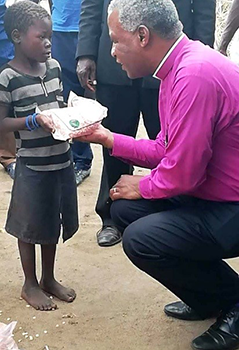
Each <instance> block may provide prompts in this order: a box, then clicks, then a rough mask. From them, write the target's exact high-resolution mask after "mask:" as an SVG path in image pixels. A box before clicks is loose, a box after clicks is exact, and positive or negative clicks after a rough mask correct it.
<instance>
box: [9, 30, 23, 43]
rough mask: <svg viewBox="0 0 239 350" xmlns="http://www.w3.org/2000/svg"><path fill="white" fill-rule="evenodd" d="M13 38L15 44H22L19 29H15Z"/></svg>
mask: <svg viewBox="0 0 239 350" xmlns="http://www.w3.org/2000/svg"><path fill="white" fill-rule="evenodd" d="M11 37H12V41H13V43H14V44H20V42H21V34H20V32H19V30H18V29H13V31H12V34H11Z"/></svg>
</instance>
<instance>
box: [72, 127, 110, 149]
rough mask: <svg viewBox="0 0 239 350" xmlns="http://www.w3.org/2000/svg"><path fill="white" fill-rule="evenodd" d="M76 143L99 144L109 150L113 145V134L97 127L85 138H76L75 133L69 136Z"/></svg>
mask: <svg viewBox="0 0 239 350" xmlns="http://www.w3.org/2000/svg"><path fill="white" fill-rule="evenodd" d="M70 137H71V138H73V139H74V140H76V141H81V142H91V143H99V144H100V145H102V146H104V147H105V148H109V149H111V148H112V147H113V143H114V136H113V133H112V132H111V131H110V130H108V129H106V128H104V127H103V126H102V125H99V127H98V128H97V129H95V130H94V131H93V132H92V133H91V134H89V135H86V136H79V137H78V136H77V131H76V132H74V133H72V134H71V135H70Z"/></svg>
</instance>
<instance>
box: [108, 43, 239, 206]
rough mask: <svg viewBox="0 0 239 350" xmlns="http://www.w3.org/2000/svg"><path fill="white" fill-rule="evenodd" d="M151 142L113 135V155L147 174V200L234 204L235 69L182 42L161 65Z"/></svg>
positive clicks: (237, 139)
mask: <svg viewBox="0 0 239 350" xmlns="http://www.w3.org/2000/svg"><path fill="white" fill-rule="evenodd" d="M155 76H156V77H157V78H158V79H160V80H161V81H162V82H161V88H160V93H159V113H160V120H161V132H160V133H159V134H158V136H157V138H156V140H135V139H133V138H131V137H128V136H123V135H118V134H114V145H113V149H112V155H113V156H115V157H118V158H121V159H124V160H126V161H127V162H130V163H133V164H135V165H139V166H142V167H146V168H150V169H152V170H151V173H150V174H149V175H148V176H145V177H143V178H142V179H141V181H140V184H139V189H140V193H141V195H142V197H143V198H146V199H160V198H169V197H173V196H176V195H180V194H188V195H192V196H195V197H198V198H202V199H207V200H215V201H239V98H238V96H239V67H237V66H236V65H235V64H234V63H232V62H231V61H230V60H229V59H228V58H226V57H224V56H223V55H221V54H219V53H218V52H216V51H215V50H212V49H211V48H209V47H208V46H204V45H203V44H201V43H200V42H194V41H191V40H189V39H188V38H187V37H186V36H184V37H183V38H182V39H181V40H179V41H178V42H177V44H176V46H175V47H174V48H173V50H172V51H171V52H170V54H169V55H167V57H166V59H165V60H163V64H161V65H160V66H159V68H158V70H157V71H156V73H155Z"/></svg>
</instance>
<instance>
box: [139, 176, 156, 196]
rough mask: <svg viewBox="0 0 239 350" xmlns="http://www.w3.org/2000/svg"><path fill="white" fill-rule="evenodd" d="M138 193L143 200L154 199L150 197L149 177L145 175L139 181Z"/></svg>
mask: <svg viewBox="0 0 239 350" xmlns="http://www.w3.org/2000/svg"><path fill="white" fill-rule="evenodd" d="M139 192H140V194H141V196H142V197H143V198H144V199H154V197H153V196H152V188H151V179H150V175H147V176H145V177H143V178H142V179H141V180H140V182H139Z"/></svg>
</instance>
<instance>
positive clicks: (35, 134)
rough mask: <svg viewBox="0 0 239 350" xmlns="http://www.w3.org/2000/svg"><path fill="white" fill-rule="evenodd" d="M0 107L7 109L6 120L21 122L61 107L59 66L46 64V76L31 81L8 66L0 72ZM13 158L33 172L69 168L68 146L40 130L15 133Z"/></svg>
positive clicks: (31, 77) (53, 61)
mask: <svg viewBox="0 0 239 350" xmlns="http://www.w3.org/2000/svg"><path fill="white" fill-rule="evenodd" d="M0 103H2V104H7V105H9V113H8V117H13V118H21V117H26V116H28V115H29V114H33V113H34V112H35V110H36V107H38V108H39V110H40V111H44V110H47V109H50V108H60V107H63V97H62V82H61V71H60V66H59V64H58V62H57V61H56V60H53V59H50V60H48V61H47V62H46V74H45V75H44V76H43V77H40V76H39V77H34V76H30V75H27V74H24V73H21V72H19V71H18V70H17V69H15V68H12V67H11V66H10V65H9V64H6V65H4V66H3V67H2V68H1V70H0ZM15 137H16V143H17V149H18V151H17V156H18V157H20V158H21V159H22V160H23V161H24V162H25V164H26V166H27V167H28V168H30V169H32V170H36V171H49V170H59V169H63V168H66V167H68V166H69V165H70V162H71V161H70V146H69V144H68V142H65V141H58V140H55V139H54V138H53V137H52V135H51V133H49V132H46V131H45V130H44V129H43V128H41V127H40V128H39V129H36V130H34V131H28V130H19V131H18V132H15Z"/></svg>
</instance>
